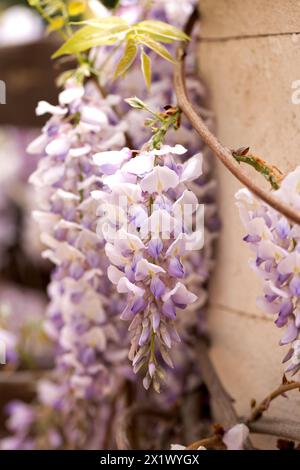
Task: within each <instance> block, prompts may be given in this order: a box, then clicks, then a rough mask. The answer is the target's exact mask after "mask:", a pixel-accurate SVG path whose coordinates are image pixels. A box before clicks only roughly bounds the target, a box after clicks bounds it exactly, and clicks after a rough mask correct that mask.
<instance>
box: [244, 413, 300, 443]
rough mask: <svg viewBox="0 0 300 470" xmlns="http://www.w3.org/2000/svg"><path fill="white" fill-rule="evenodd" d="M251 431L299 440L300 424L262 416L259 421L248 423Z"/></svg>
mask: <svg viewBox="0 0 300 470" xmlns="http://www.w3.org/2000/svg"><path fill="white" fill-rule="evenodd" d="M248 428H249V429H250V431H251V432H254V433H257V434H267V435H269V436H277V437H284V438H285V439H289V440H293V441H300V426H299V423H298V422H297V421H292V420H283V419H277V418H268V417H262V418H261V419H260V420H259V421H254V422H253V423H248Z"/></svg>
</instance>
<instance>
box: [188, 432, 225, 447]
mask: <svg viewBox="0 0 300 470" xmlns="http://www.w3.org/2000/svg"><path fill="white" fill-rule="evenodd" d="M201 446H203V447H205V449H208V450H226V445H225V444H224V442H223V441H222V438H221V436H219V435H214V436H211V437H208V438H207V439H200V440H199V441H196V442H193V443H192V444H190V445H189V446H187V448H186V450H197V449H199V447H201Z"/></svg>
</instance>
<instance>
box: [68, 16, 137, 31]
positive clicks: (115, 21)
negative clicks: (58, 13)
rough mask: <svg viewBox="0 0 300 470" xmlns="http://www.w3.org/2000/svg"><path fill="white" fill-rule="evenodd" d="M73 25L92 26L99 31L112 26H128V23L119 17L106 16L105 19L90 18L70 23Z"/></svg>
mask: <svg viewBox="0 0 300 470" xmlns="http://www.w3.org/2000/svg"><path fill="white" fill-rule="evenodd" d="M70 24H73V25H85V26H94V27H95V28H100V29H107V28H108V29H109V28H112V27H113V26H129V24H128V22H127V21H126V20H124V19H123V18H120V17H119V16H108V17H106V18H92V19H90V20H84V21H76V22H71V23H70Z"/></svg>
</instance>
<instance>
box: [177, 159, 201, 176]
mask: <svg viewBox="0 0 300 470" xmlns="http://www.w3.org/2000/svg"><path fill="white" fill-rule="evenodd" d="M202 160H203V156H202V153H198V154H197V155H194V157H192V158H190V159H189V160H188V161H187V162H186V163H185V164H184V165H183V170H182V174H181V177H180V181H192V180H195V179H197V178H199V176H200V175H201V174H202Z"/></svg>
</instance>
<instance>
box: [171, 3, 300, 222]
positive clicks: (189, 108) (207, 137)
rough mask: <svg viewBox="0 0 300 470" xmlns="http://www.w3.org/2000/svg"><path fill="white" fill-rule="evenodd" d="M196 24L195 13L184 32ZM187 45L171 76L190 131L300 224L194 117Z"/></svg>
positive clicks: (245, 182) (258, 193) (259, 193)
mask: <svg viewBox="0 0 300 470" xmlns="http://www.w3.org/2000/svg"><path fill="white" fill-rule="evenodd" d="M196 21H197V14H196V13H195V12H194V13H193V15H192V17H191V19H190V20H189V22H188V24H187V28H186V31H188V32H190V31H191V30H192V29H193V26H194V24H195V22H196ZM186 47H187V46H186V44H182V45H180V46H179V47H178V50H177V59H178V62H177V64H176V65H175V72H174V87H175V92H176V95H177V102H178V105H179V107H180V109H181V110H182V111H183V113H184V114H185V115H186V117H187V118H188V119H189V121H190V123H191V124H192V126H193V128H194V129H195V130H196V131H197V133H198V134H199V136H200V137H201V139H202V140H203V141H204V142H205V143H206V145H207V146H208V147H209V148H210V149H211V150H212V152H213V153H214V154H215V156H216V157H217V158H218V159H219V160H220V161H221V162H222V163H223V165H225V167H226V168H227V169H228V170H229V171H230V172H231V173H232V174H233V175H234V176H235V177H236V178H237V179H238V180H239V181H240V182H241V183H242V184H243V185H244V186H246V187H247V188H248V189H249V190H250V191H251V192H252V193H253V194H255V195H256V196H257V197H259V198H260V199H262V200H263V201H264V202H265V203H267V204H269V205H270V206H271V207H273V209H275V210H276V211H278V212H280V213H281V214H282V215H284V216H285V217H287V218H288V219H289V220H291V221H292V222H295V223H297V224H300V212H299V211H296V210H294V209H293V208H291V207H290V206H287V205H286V204H284V203H283V202H281V201H280V200H279V199H278V198H277V197H276V196H274V195H273V194H272V193H271V192H270V191H267V190H265V189H264V188H262V187H260V186H259V185H258V184H256V183H255V182H254V180H253V179H252V178H250V177H249V176H248V175H247V174H245V173H244V172H243V171H242V170H241V167H240V165H239V164H238V163H237V162H236V161H235V160H234V158H233V156H232V152H231V151H230V150H229V149H227V148H225V147H224V146H223V145H222V144H221V143H220V142H219V141H218V139H217V137H216V136H215V135H214V134H213V133H212V132H210V130H209V129H208V128H207V126H206V125H205V123H204V121H203V120H202V118H201V116H200V115H198V114H197V112H196V111H195V109H194V108H193V105H192V103H191V101H190V100H189V98H188V95H187V90H186V83H185V67H184V65H185V63H184V57H185V54H186Z"/></svg>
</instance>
